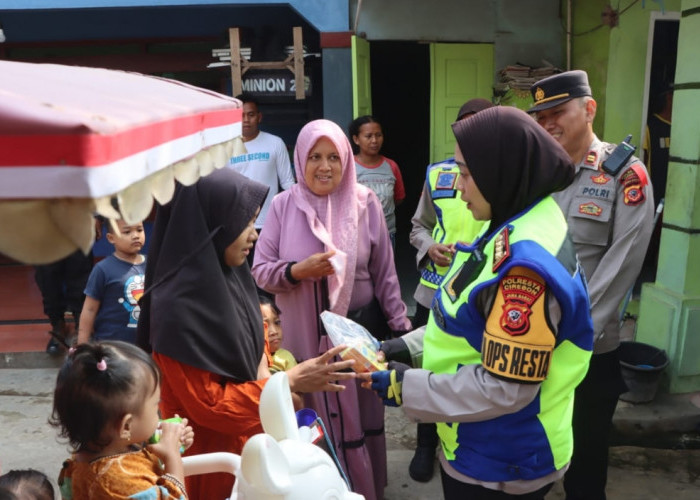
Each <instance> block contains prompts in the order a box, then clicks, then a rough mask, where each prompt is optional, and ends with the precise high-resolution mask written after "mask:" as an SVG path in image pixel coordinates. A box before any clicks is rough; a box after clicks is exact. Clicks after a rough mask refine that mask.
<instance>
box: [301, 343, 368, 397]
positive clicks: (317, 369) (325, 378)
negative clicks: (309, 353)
mask: <svg viewBox="0 0 700 500" xmlns="http://www.w3.org/2000/svg"><path fill="white" fill-rule="evenodd" d="M346 347H347V346H344V345H340V346H338V347H334V348H333V349H329V350H327V351H326V352H325V353H323V354H321V355H320V356H318V357H316V358H312V359H307V360H306V361H303V362H301V363H299V364H298V365H296V366H293V367H292V368H290V369H289V370H287V376H288V377H289V389H290V390H291V391H292V392H316V391H330V392H339V391H342V390H344V389H345V386H343V385H340V384H337V383H335V382H337V381H338V380H349V379H353V378H355V373H354V372H342V371H341V370H346V369H348V368H350V367H351V366H352V365H353V364H354V363H355V360H354V359H348V360H347V361H335V362H331V361H332V359H333V357H334V356H336V355H337V354H340V352H341V351H342V350H343V349H345V348H346Z"/></svg>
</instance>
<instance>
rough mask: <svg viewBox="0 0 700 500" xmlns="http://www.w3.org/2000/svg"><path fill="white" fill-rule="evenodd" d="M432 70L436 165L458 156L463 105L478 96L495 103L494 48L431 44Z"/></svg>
mask: <svg viewBox="0 0 700 500" xmlns="http://www.w3.org/2000/svg"><path fill="white" fill-rule="evenodd" d="M430 71H431V84H430V109H431V122H430V131H431V133H430V162H431V163H434V162H438V161H442V160H444V159H445V158H449V157H451V156H453V155H454V147H455V139H454V134H453V133H452V127H451V124H452V123H453V122H454V121H455V118H456V117H457V111H459V108H460V107H461V106H462V104H464V103H465V102H466V101H468V100H469V99H473V98H475V97H482V98H484V99H489V100H492V94H493V90H492V88H493V77H494V74H493V45H491V44H484V43H480V44H455V43H434V44H431V45H430ZM353 76H354V67H353Z"/></svg>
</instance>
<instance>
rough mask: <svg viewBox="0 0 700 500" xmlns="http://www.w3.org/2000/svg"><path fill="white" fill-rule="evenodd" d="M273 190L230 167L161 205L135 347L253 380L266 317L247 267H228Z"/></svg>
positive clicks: (240, 379) (237, 378)
mask: <svg viewBox="0 0 700 500" xmlns="http://www.w3.org/2000/svg"><path fill="white" fill-rule="evenodd" d="M267 191H268V188H267V186H264V185H262V184H259V183H257V182H255V181H252V180H250V179H248V178H246V177H244V176H243V175H241V174H239V173H237V172H235V171H233V170H231V169H229V168H223V169H221V170H217V171H215V172H213V173H211V174H209V175H208V176H206V177H203V178H201V179H200V180H199V181H198V182H197V183H196V184H194V185H192V186H182V185H178V186H177V189H176V191H175V195H174V196H173V199H172V200H171V201H170V203H168V204H166V205H163V206H158V209H157V212H156V219H155V224H154V227H153V234H152V235H151V241H150V243H149V250H148V260H147V262H148V264H147V265H146V282H145V287H146V291H145V293H144V296H143V298H142V299H141V302H140V305H141V315H140V317H139V324H138V332H137V342H138V343H139V345H141V347H143V348H145V349H146V350H149V351H150V350H151V349H152V350H153V351H156V352H159V353H161V354H164V355H166V356H168V357H171V358H173V359H175V360H177V361H179V362H181V363H184V364H187V365H191V366H194V367H196V368H200V369H202V370H206V371H210V372H212V373H217V374H219V375H222V376H225V377H228V378H231V379H233V380H235V381H238V382H243V381H249V380H254V379H255V378H256V374H257V367H258V364H259V363H260V358H261V357H262V353H263V346H264V337H263V326H262V316H261V314H260V306H259V303H258V298H257V291H256V288H255V282H254V281H253V276H252V275H251V274H250V268H249V267H248V264H247V262H244V263H243V265H241V266H238V267H230V266H227V265H226V264H225V263H224V250H225V249H226V247H227V246H228V245H230V244H231V243H233V241H235V240H236V238H238V236H239V235H240V234H241V233H242V232H243V229H244V228H245V227H246V225H247V224H248V222H249V221H250V220H251V219H252V218H253V216H254V215H255V211H256V210H257V209H258V207H260V206H261V205H262V203H263V201H265V197H266V196H267Z"/></svg>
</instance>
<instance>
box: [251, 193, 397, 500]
mask: <svg viewBox="0 0 700 500" xmlns="http://www.w3.org/2000/svg"><path fill="white" fill-rule="evenodd" d="M358 189H360V190H364V189H366V188H364V187H362V186H358ZM365 196H366V199H367V203H366V204H364V205H363V204H360V206H359V214H358V240H357V243H358V245H357V247H358V248H357V263H356V269H355V281H354V285H353V289H352V295H351V299H350V310H353V309H357V308H359V307H362V306H364V305H366V304H368V303H369V302H370V301H371V300H372V298H373V296H376V297H377V299H378V300H379V303H380V304H381V306H382V309H383V311H384V314H385V316H386V318H387V319H388V322H389V326H390V327H391V329H393V330H407V329H408V328H410V322H409V320H408V319H407V317H406V305H405V304H404V303H403V302H402V300H401V291H400V288H399V281H398V277H397V275H396V269H395V266H394V255H393V251H392V247H391V242H390V240H389V234H388V232H387V230H386V223H385V221H384V215H383V213H382V207H381V204H380V202H379V200H378V198H377V197H376V195H374V193H371V192H370V193H368V194H365ZM324 251H326V249H325V248H324V245H323V243H321V241H319V240H318V239H317V238H316V237H315V236H314V234H313V233H312V231H311V229H310V227H309V224H308V222H307V219H306V215H305V214H304V213H303V212H302V211H301V210H299V209H298V208H297V206H296V204H295V203H294V201H293V200H292V198H291V196H290V192H289V191H285V192H283V193H281V194H279V195H277V196H276V197H275V198H274V200H273V201H272V205H271V207H270V211H269V212H268V215H267V219H266V221H265V228H264V230H263V231H262V233H261V235H260V239H259V240H258V242H257V245H256V249H255V262H254V265H253V276H254V277H255V280H256V282H257V283H258V286H260V287H261V288H263V289H265V290H266V291H268V292H270V293H274V294H276V302H277V305H278V306H279V308H280V310H281V311H282V314H281V316H280V318H281V320H282V328H283V331H284V342H283V347H284V348H286V349H288V350H289V351H291V352H292V353H293V354H294V356H295V357H296V358H297V360H299V361H302V360H306V359H309V358H312V357H315V356H318V355H319V354H321V353H323V352H325V351H326V350H328V349H329V348H330V347H332V346H331V344H330V341H329V340H328V339H327V337H325V336H324V337H321V336H320V333H319V328H318V314H319V313H320V312H321V311H322V309H321V305H320V304H321V296H320V293H321V287H320V282H318V281H311V280H304V281H302V282H300V283H297V284H292V283H290V282H289V281H288V280H287V279H286V278H285V275H284V273H285V269H286V267H287V264H288V263H289V262H291V261H297V262H298V261H302V260H304V259H305V258H307V257H308V256H309V255H311V254H314V253H317V252H324ZM346 385H347V388H346V390H344V391H342V392H340V393H330V392H329V393H325V392H318V393H312V394H306V395H305V404H306V406H307V407H309V408H313V409H314V410H315V411H316V412H317V413H318V415H319V416H320V417H321V419H322V420H323V422H324V424H325V425H326V427H327V430H328V433H329V434H330V437H331V440H332V441H333V443H334V444H335V449H336V453H337V454H338V458H339V459H340V462H341V464H342V465H343V467H344V470H345V471H346V472H347V474H348V476H349V479H350V482H351V488H352V490H353V491H355V492H357V493H360V494H362V495H364V496H365V498H366V499H367V500H381V499H382V498H383V492H384V487H385V486H386V481H387V475H386V443H385V438H384V407H383V405H382V402H381V400H380V399H379V398H377V396H376V395H375V394H374V393H373V392H371V391H369V390H366V389H363V388H361V387H360V385H359V383H358V382H357V381H350V383H348V384H346Z"/></svg>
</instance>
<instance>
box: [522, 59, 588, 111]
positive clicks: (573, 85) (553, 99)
mask: <svg viewBox="0 0 700 500" xmlns="http://www.w3.org/2000/svg"><path fill="white" fill-rule="evenodd" d="M530 92H531V93H532V98H533V100H534V101H535V103H534V104H533V106H532V107H531V108H530V109H528V110H527V112H528V113H535V112H537V111H542V110H544V109H549V108H553V107H554V106H558V105H559V104H563V103H565V102H567V101H570V100H571V99H575V98H576V97H583V96H591V95H593V94H592V93H591V87H590V85H588V75H587V74H586V72H585V71H581V70H578V69H577V70H574V71H566V72H564V73H559V74H558V75H552V76H548V77H547V78H543V79H542V80H540V81H538V82H535V83H534V84H533V85H532V87H530Z"/></svg>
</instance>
